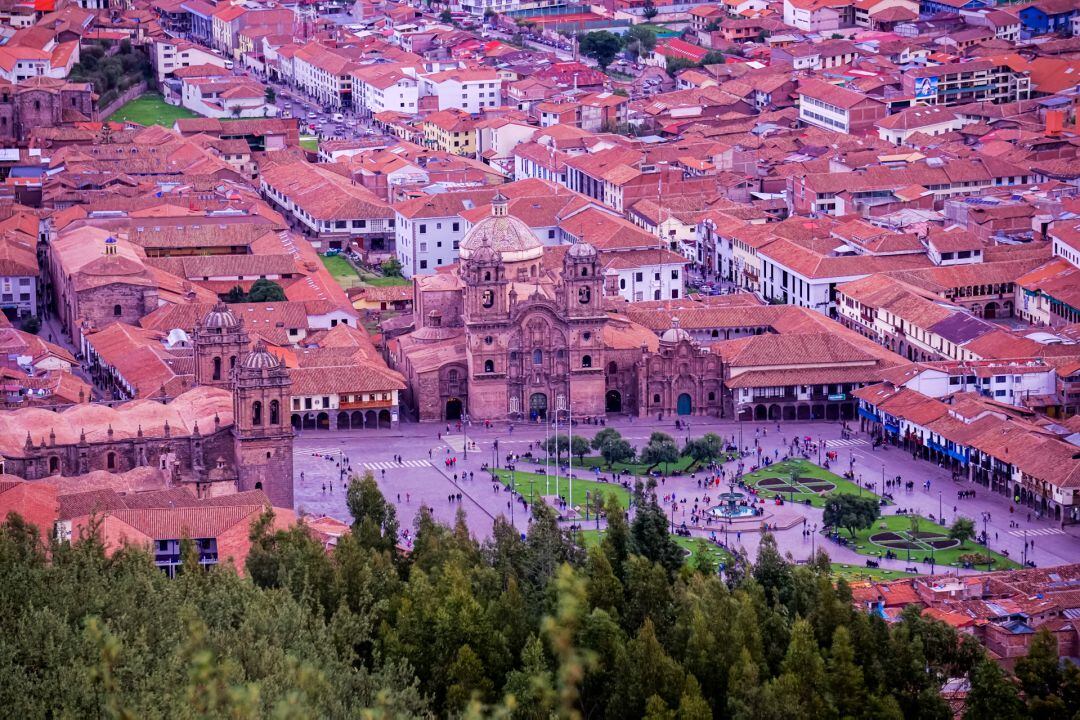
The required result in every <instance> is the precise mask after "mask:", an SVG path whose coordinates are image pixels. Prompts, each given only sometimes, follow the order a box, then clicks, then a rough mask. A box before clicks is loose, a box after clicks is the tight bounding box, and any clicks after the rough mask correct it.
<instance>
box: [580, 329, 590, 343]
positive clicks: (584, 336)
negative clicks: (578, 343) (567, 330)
mask: <svg viewBox="0 0 1080 720" xmlns="http://www.w3.org/2000/svg"><path fill="white" fill-rule="evenodd" d="M581 339H582V340H584V341H586V342H588V341H589V340H592V333H591V332H589V331H588V330H586V331H585V332H583V333H581Z"/></svg>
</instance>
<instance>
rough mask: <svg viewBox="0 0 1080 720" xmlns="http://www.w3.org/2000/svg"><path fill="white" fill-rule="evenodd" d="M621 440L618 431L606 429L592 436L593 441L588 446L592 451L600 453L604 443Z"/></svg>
mask: <svg viewBox="0 0 1080 720" xmlns="http://www.w3.org/2000/svg"><path fill="white" fill-rule="evenodd" d="M621 439H622V435H621V434H620V433H619V431H618V430H616V429H615V428H609V427H606V428H604V429H603V430H601V431H600V432H598V433H596V434H595V435H593V439H592V441H591V442H590V443H589V444H590V445H592V449H593V450H595V451H597V452H600V450H601V449H602V448H603V447H604V443H606V442H608V441H609V440H621Z"/></svg>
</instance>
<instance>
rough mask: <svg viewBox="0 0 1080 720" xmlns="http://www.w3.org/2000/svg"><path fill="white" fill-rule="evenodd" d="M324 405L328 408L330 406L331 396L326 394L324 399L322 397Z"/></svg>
mask: <svg viewBox="0 0 1080 720" xmlns="http://www.w3.org/2000/svg"><path fill="white" fill-rule="evenodd" d="M322 406H323V407H324V408H328V407H330V398H329V397H327V396H326V395H323V399H322Z"/></svg>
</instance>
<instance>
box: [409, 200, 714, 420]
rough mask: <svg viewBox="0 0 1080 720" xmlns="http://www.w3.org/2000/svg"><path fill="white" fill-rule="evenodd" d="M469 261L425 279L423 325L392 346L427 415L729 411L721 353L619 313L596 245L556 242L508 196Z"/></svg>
mask: <svg viewBox="0 0 1080 720" xmlns="http://www.w3.org/2000/svg"><path fill="white" fill-rule="evenodd" d="M459 256H460V259H461V260H460V263H459V264H458V265H455V266H451V267H449V268H447V269H446V270H445V271H442V272H439V273H437V274H435V275H427V276H416V277H414V279H413V282H414V290H415V292H414V315H413V317H414V318H415V322H416V324H417V327H416V328H415V329H414V330H413V331H412V332H410V333H408V334H405V335H402V336H400V337H397V338H394V339H393V340H391V341H390V344H389V351H390V355H391V358H392V360H393V362H394V364H395V366H396V369H397V370H398V371H399V372H401V373H403V374H404V375H405V376H406V378H407V380H408V386H409V390H408V392H407V397H406V403H407V404H408V405H409V406H410V407H411V409H412V410H413V412H414V415H415V416H416V417H417V418H418V419H419V420H441V421H448V420H457V419H460V418H463V417H469V418H471V419H473V420H517V421H539V420H546V419H548V418H551V417H555V416H557V417H559V418H565V417H567V416H568V415H570V414H572V415H573V416H574V417H575V418H581V417H600V416H602V415H604V414H605V413H608V412H617V413H630V414H637V415H645V414H649V413H657V414H662V413H669V414H672V413H678V414H682V415H710V416H714V417H719V416H720V415H721V414H722V408H723V401H722V393H721V391H720V383H721V372H720V358H719V357H718V356H716V355H715V354H713V353H710V352H709V351H708V350H705V349H702V348H700V347H698V345H697V344H696V343H695V342H694V341H693V340H692V339H691V338H690V336H689V335H688V334H687V333H685V332H684V331H680V330H679V329H678V328H677V327H675V328H672V329H671V330H670V331H668V332H665V333H664V334H663V335H662V336H661V337H657V336H656V334H655V333H653V332H651V331H650V330H648V329H647V328H645V327H643V326H641V325H638V324H636V323H633V322H631V321H630V320H628V319H626V318H625V317H622V316H619V315H617V314H615V313H611V312H608V311H607V310H606V309H605V307H604V279H603V275H602V272H601V269H600V264H599V262H598V258H597V252H596V250H595V249H594V248H593V247H592V246H591V245H589V244H587V243H575V244H572V245H563V246H557V247H545V246H544V245H543V243H541V242H540V240H539V239H538V238H537V237H536V236H535V235H534V234H533V232H532V230H530V228H529V227H528V226H527V225H526V224H525V223H523V222H522V221H521V220H519V219H517V218H515V217H513V216H511V215H508V214H507V199H506V198H505V197H503V196H502V195H501V194H499V195H496V196H495V197H494V198H493V200H492V205H491V216H490V217H487V218H484V219H483V220H481V221H480V222H478V223H477V224H476V225H475V226H473V227H472V228H471V229H470V230H469V231H468V233H466V235H465V238H464V239H463V240H462V241H461V244H460V246H459Z"/></svg>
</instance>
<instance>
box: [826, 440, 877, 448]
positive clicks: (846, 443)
mask: <svg viewBox="0 0 1080 720" xmlns="http://www.w3.org/2000/svg"><path fill="white" fill-rule="evenodd" d="M859 445H869V443H868V442H866V441H865V440H861V439H859V438H852V439H851V440H826V441H825V449H826V450H835V449H836V448H841V447H857V446H859Z"/></svg>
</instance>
